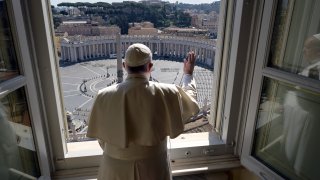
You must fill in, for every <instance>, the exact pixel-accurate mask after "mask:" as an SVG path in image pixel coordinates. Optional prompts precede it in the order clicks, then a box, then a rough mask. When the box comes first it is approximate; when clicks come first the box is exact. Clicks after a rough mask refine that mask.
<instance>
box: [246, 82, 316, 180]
mask: <svg viewBox="0 0 320 180" xmlns="http://www.w3.org/2000/svg"><path fill="white" fill-rule="evenodd" d="M319 110H320V93H319V92H312V91H309V90H306V89H302V88H300V87H298V86H293V85H290V84H286V83H282V82H279V81H276V80H272V79H269V78H265V80H264V84H263V89H262V93H261V99H260V107H259V112H258V116H257V124H256V129H255V137H254V145H253V151H252V153H253V156H255V157H256V158H257V159H259V160H260V161H262V162H263V163H265V164H266V165H267V166H269V167H270V168H272V169H274V170H275V171H276V172H278V173H279V174H281V175H283V176H284V177H286V178H290V179H319V178H320V174H319V172H318V171H319V166H320V156H319V152H320V144H319V137H320V131H319V129H320V111H319Z"/></svg>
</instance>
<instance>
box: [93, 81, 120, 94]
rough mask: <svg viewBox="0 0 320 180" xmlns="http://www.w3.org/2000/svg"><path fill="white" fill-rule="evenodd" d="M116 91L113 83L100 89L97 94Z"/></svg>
mask: <svg viewBox="0 0 320 180" xmlns="http://www.w3.org/2000/svg"><path fill="white" fill-rule="evenodd" d="M116 91H117V85H116V84H115V85H112V86H108V87H105V88H103V89H100V90H99V92H98V94H99V95H101V94H106V93H112V92H116Z"/></svg>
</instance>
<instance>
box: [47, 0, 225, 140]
mask: <svg viewBox="0 0 320 180" xmlns="http://www.w3.org/2000/svg"><path fill="white" fill-rule="evenodd" d="M203 2H204V3H206V4H202V5H200V4H197V3H196V2H195V3H194V4H186V1H185V3H184V2H183V1H182V2H180V1H179V3H170V2H163V1H157V2H152V3H150V2H134V1H124V2H117V3H112V1H110V2H108V3H61V4H53V5H54V6H53V7H52V14H53V24H54V26H55V42H56V48H57V52H58V57H59V59H58V60H59V63H60V67H59V69H60V75H61V77H60V79H61V82H62V85H61V86H62V90H63V96H64V105H65V110H66V112H67V113H68V114H70V116H68V117H67V119H68V122H67V123H66V124H68V129H69V131H68V132H69V134H68V137H67V141H68V142H74V141H85V140H90V139H89V138H86V131H87V123H88V122H87V119H88V116H89V114H90V112H91V107H92V104H93V101H94V97H95V95H96V94H97V92H98V90H100V89H102V88H105V87H107V86H111V85H114V84H116V83H117V82H118V78H119V76H118V72H119V70H121V71H122V66H121V65H120V67H119V66H118V65H117V59H118V57H120V59H119V60H118V62H120V63H121V61H122V59H123V56H124V53H125V51H126V50H127V48H128V47H129V45H131V44H133V43H143V44H145V45H147V46H148V47H149V48H150V49H151V51H152V53H153V63H154V68H153V71H152V73H151V76H152V80H153V81H158V82H162V83H169V84H177V85H181V84H182V77H183V69H182V68H183V60H184V58H185V57H186V55H187V53H188V51H190V50H194V51H195V52H196V54H197V62H196V67H195V71H194V78H195V80H196V86H197V93H198V94H197V98H198V102H199V105H200V107H201V109H202V111H201V113H199V115H198V116H197V117H198V119H197V120H196V121H195V122H191V123H188V124H186V126H185V130H186V131H185V132H188V133H198V132H210V131H211V130H212V129H213V127H212V125H211V124H210V123H209V121H208V116H209V115H210V107H211V99H212V96H211V93H212V89H211V88H212V83H213V65H214V57H215V53H216V52H215V50H216V42H217V38H218V37H217V33H218V32H217V31H218V23H219V11H220V1H207V0H206V1H203ZM109 3H110V4H109ZM132 12H134V13H132ZM88 14H90V17H89V16H88ZM66 17H68V18H66ZM119 33H120V37H117V35H118V34H119ZM117 38H119V39H120V40H119V41H117ZM118 46H120V47H119V48H118ZM118 49H119V50H120V51H119V50H118ZM118 51H119V52H118ZM117 53H119V54H117ZM123 71H124V70H123ZM125 78H126V73H125V71H124V76H123V79H125Z"/></svg>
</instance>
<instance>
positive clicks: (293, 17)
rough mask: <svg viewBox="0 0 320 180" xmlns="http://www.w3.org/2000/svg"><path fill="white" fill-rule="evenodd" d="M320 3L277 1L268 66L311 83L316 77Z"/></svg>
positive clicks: (319, 56) (319, 52)
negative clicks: (300, 76) (298, 76)
mask: <svg viewBox="0 0 320 180" xmlns="http://www.w3.org/2000/svg"><path fill="white" fill-rule="evenodd" d="M319 8H320V0H313V1H293V0H279V1H278V6H277V10H276V17H275V22H274V28H273V34H272V41H271V49H270V53H269V66H272V67H275V68H279V69H282V70H285V71H288V72H292V73H295V74H299V75H302V76H306V77H309V78H313V79H319V77H320V75H319V72H320V13H319V12H318V11H319Z"/></svg>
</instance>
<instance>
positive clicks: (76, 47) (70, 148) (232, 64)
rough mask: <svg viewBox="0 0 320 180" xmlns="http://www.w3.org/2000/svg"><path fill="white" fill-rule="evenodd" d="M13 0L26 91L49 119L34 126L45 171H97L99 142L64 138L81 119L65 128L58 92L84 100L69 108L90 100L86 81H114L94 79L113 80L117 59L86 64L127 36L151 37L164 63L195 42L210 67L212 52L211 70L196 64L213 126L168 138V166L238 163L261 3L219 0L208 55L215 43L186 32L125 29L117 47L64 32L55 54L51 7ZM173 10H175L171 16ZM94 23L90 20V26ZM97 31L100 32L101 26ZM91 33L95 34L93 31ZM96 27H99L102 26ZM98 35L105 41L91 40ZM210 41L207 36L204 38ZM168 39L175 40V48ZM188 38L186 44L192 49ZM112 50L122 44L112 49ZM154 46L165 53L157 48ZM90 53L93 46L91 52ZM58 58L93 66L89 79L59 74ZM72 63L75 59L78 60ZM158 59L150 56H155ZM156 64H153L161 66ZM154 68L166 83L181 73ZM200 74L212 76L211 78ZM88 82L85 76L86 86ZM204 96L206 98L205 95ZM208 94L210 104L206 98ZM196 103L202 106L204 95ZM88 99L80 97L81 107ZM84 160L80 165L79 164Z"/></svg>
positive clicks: (180, 169) (179, 169)
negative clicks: (29, 87) (26, 57)
mask: <svg viewBox="0 0 320 180" xmlns="http://www.w3.org/2000/svg"><path fill="white" fill-rule="evenodd" d="M13 2H14V3H13V4H15V5H17V8H18V12H19V11H20V12H22V13H21V17H20V21H19V23H18V24H20V25H21V26H22V25H25V29H22V28H21V29H20V28H18V29H19V30H20V31H22V32H25V33H26V35H24V36H23V37H25V38H26V39H25V40H24V41H22V42H19V43H22V44H23V43H26V42H27V43H28V45H29V46H28V47H30V48H25V49H29V50H30V51H29V53H30V54H31V57H32V59H33V61H32V63H30V65H32V66H30V68H31V69H32V71H33V72H35V73H36V74H37V77H31V78H32V79H33V80H34V81H35V82H36V84H37V87H39V88H38V89H37V90H35V91H32V92H37V94H33V96H31V97H39V98H40V102H41V109H42V112H43V121H45V122H46V123H47V124H48V128H46V127H39V131H41V130H47V131H48V137H49V140H48V141H46V142H47V145H45V143H42V142H41V141H37V143H36V144H37V146H39V147H46V148H47V149H48V150H50V151H49V152H48V154H50V155H48V156H47V157H50V158H51V159H50V160H48V161H47V162H49V163H50V162H52V165H53V166H52V167H53V168H52V169H51V172H56V173H55V175H56V176H59V175H61V176H64V177H65V176H67V175H70V176H72V175H75V174H76V175H78V176H81V175H88V174H91V175H92V174H95V173H96V172H97V167H98V166H99V161H100V158H101V154H102V151H101V150H100V148H99V146H98V143H97V142H96V141H83V142H72V143H68V141H73V140H74V137H75V136H74V135H77V134H81V131H82V130H83V129H81V128H80V129H78V127H81V125H82V124H81V123H78V124H77V123H73V124H72V123H70V124H69V127H70V128H68V118H67V116H66V109H67V108H69V107H67V105H68V103H67V102H66V100H65V99H64V96H67V97H70V98H72V97H74V96H73V95H74V94H72V93H73V92H72V91H75V92H78V93H79V94H80V95H79V97H80V96H81V97H82V98H84V99H85V100H84V101H83V102H82V103H80V104H78V105H77V106H76V107H72V108H70V110H71V112H72V111H74V110H75V111H78V110H79V109H77V108H79V106H81V105H82V104H84V103H85V102H87V101H88V104H89V100H90V99H91V98H90V96H93V95H94V94H91V93H89V91H88V90H89V89H90V87H91V88H92V90H94V89H98V87H102V86H104V85H108V84H110V83H114V81H101V82H100V81H99V80H101V79H104V78H109V77H113V76H116V77H117V78H118V71H116V69H112V68H111V67H115V66H117V64H116V63H114V62H113V64H109V65H108V66H103V63H102V61H101V63H100V61H99V60H96V61H93V62H92V61H91V58H96V59H98V58H104V57H106V56H108V58H115V57H117V58H118V57H121V56H122V53H123V52H124V51H125V49H126V47H127V46H128V45H129V44H130V43H132V42H145V43H147V44H148V43H149V45H151V46H152V47H151V48H152V49H153V53H154V56H155V57H159V58H160V57H161V58H163V57H162V56H166V57H164V58H172V59H175V60H176V61H174V62H171V61H172V59H170V62H167V61H168V59H167V60H166V61H164V62H165V63H179V61H181V59H182V58H183V56H184V54H183V53H185V52H186V51H187V50H188V48H189V49H190V48H197V52H198V53H199V52H200V53H199V54H201V55H199V56H198V58H199V59H200V62H201V63H207V62H211V64H207V65H210V66H211V67H212V65H213V64H212V62H213V61H207V60H208V58H205V57H210V58H213V56H214V69H213V71H212V70H211V71H210V72H208V73H207V71H206V70H204V71H202V68H206V67H205V66H204V64H201V63H200V64H199V67H198V68H199V72H198V73H199V74H200V77H201V75H203V78H204V80H205V81H207V82H208V83H212V84H211V85H208V84H207V83H206V82H202V83H203V84H201V86H204V87H205V88H207V89H205V90H204V91H203V93H205V94H209V95H207V96H208V97H207V107H210V113H208V111H207V114H209V115H210V117H209V119H208V122H207V123H208V124H210V125H211V126H212V127H211V130H210V132H204V133H195V134H191V135H190V134H189V135H188V134H183V135H182V136H180V139H179V138H178V139H177V141H179V142H173V141H171V143H169V144H171V145H170V146H171V147H170V153H171V157H172V158H173V161H172V167H173V170H174V173H176V174H179V173H191V172H193V173H194V172H195V171H206V170H211V169H215V170H221V169H226V168H233V167H238V166H240V162H239V157H238V155H239V151H238V150H239V148H238V147H240V146H241V144H242V141H241V140H242V134H241V133H242V132H243V131H242V130H241V128H242V127H244V125H243V124H241V119H242V117H243V116H244V115H245V112H246V108H247V107H246V98H244V96H246V95H247V94H246V92H247V90H248V89H250V87H251V86H248V85H247V84H248V82H247V80H249V79H250V76H249V78H247V77H246V74H245V73H244V71H249V70H248V69H250V67H251V65H252V64H250V63H248V62H247V61H246V56H247V51H248V49H250V48H251V44H250V42H251V41H250V40H251V38H253V39H254V37H252V36H253V34H254V33H255V31H254V30H252V29H251V27H250V26H246V25H247V24H250V23H251V22H252V21H253V20H255V19H257V18H258V17H256V16H253V15H252V14H253V13H252V12H259V9H256V7H260V6H258V5H257V4H259V3H258V2H257V1H242V0H240V1H225V0H223V1H221V2H220V12H219V27H218V39H217V40H215V41H213V42H214V44H215V45H216V49H215V53H214V54H212V53H208V52H210V51H205V50H206V49H209V50H212V49H213V48H214V47H212V46H211V44H210V43H207V41H202V40H199V39H197V38H195V40H188V38H180V37H178V38H175V40H172V39H170V38H167V39H165V38H166V36H161V37H163V38H161V39H159V37H158V38H151V36H140V35H134V36H133V37H129V36H126V35H123V36H121V37H120V38H119V39H116V41H117V40H120V42H121V41H122V42H124V43H123V44H122V46H115V41H114V38H113V39H112V38H111V39H107V38H104V39H103V38H100V37H99V38H97V37H93V38H91V39H90V38H83V37H81V36H74V37H72V38H67V37H63V36H64V33H63V34H62V38H61V41H60V42H61V43H60V45H61V46H59V45H58V46H57V47H58V48H59V47H61V50H60V53H56V52H57V50H56V47H55V45H54V42H55V38H54V36H53V35H54V23H52V19H53V14H52V13H51V10H52V9H51V7H50V6H49V2H48V1H46V0H38V1H32V2H26V1H19V0H15V1H13ZM129 4H130V3H129ZM20 5H21V6H20ZM118 5H119V4H118ZM93 8H94V9H96V10H99V9H100V8H96V7H93ZM70 13H77V11H76V10H72V11H71V12H70ZM171 15H172V16H174V14H171ZM244 19H246V21H244ZM207 23H208V21H204V23H203V25H206V26H210V24H207ZM94 27H96V26H95V25H94ZM96 30H98V32H100V30H101V28H98V29H96ZM106 31H107V30H106ZM84 32H86V33H90V32H92V31H90V32H89V31H87V30H85V31H84ZM93 32H95V33H96V32H97V31H93ZM101 32H104V31H103V30H101ZM200 32H201V31H200ZM200 32H199V33H200ZM183 33H186V32H183ZM188 33H189V31H188ZM219 37H220V38H219ZM160 40H161V42H160ZM96 41H98V42H103V43H101V44H97V43H96ZM158 41H159V42H158ZM198 41H200V42H198ZM93 42H94V43H93ZM106 42H107V43H106ZM153 42H154V44H153ZM209 42H212V41H211V40H209ZM84 43H88V44H91V43H92V44H91V45H92V46H82V45H83V44H84ZM179 43H180V44H179ZM183 43H184V44H183ZM109 44H110V47H109ZM159 44H160V45H159ZM172 44H175V45H174V46H173V45H172ZM190 44H192V47H191V46H190ZM80 46H81V48H80ZM184 46H188V47H184ZM252 46H253V45H252ZM117 48H118V49H120V50H119V51H115V50H116V49H117ZM160 49H162V50H165V51H160ZM173 49H174V50H173ZM71 50H72V51H71ZM93 52H95V53H94V55H93ZM59 57H63V59H64V60H67V61H66V62H68V61H71V62H69V63H70V64H72V63H74V64H73V65H74V66H80V69H81V70H82V71H88V72H92V71H93V72H92V74H93V76H90V78H89V79H84V78H87V76H84V78H83V77H82V76H81V77H80V76H79V77H75V76H71V74H64V72H63V71H61V69H60V70H59V69H58V68H61V67H62V68H70V67H71V65H69V64H63V63H62V64H59V63H60V62H59ZM89 60H90V61H89ZM211 60H212V59H211ZM74 61H76V62H74ZM77 61H81V62H80V63H79V62H77ZM162 61H163V60H162ZM162 61H161V60H159V61H157V60H156V62H162ZM89 62H90V63H89ZM91 62H92V64H91ZM106 63H111V61H107V62H106ZM160 64H161V63H160ZM160 64H159V66H160V67H161V65H160ZM166 66H168V65H166ZM90 68H96V69H97V70H96V71H95V70H93V69H90ZM90 70H91V71H90ZM209 70H210V69H209ZM155 71H157V70H155ZM158 71H168V72H167V73H170V75H169V77H170V78H169V81H168V82H169V83H172V81H174V80H175V77H178V76H179V77H180V75H181V73H180V70H179V72H178V71H177V69H176V68H175V67H173V68H171V67H170V68H169V69H168V68H167V67H162V69H161V68H160V69H158ZM99 72H101V73H99ZM96 73H98V74H96ZM104 73H105V74H104ZM161 73H162V72H161ZM196 73H197V72H196ZM112 74H113V76H112ZM159 74H160V73H159ZM205 74H210V76H207V75H205ZM80 75H81V73H80ZM171 75H172V77H171ZM62 76H64V78H61V77H62ZM159 78H163V77H160V76H159V77H155V79H159ZM72 79H74V80H72ZM67 80H68V82H67ZM83 80H85V81H83ZM96 80H97V81H96ZM108 80H110V79H108ZM89 81H91V82H90V85H89ZM200 82H201V80H200ZM74 84H76V85H74ZM64 85H66V86H70V87H73V88H74V89H66V87H64ZM91 85H92V86H91ZM210 86H211V87H210ZM210 91H211V92H210ZM68 93H69V94H68ZM210 96H211V98H209V97H210ZM30 99H36V98H30ZM78 99H79V98H76V100H78ZM210 100H211V104H209V103H208V102H209V101H210ZM202 103H203V104H205V101H204V98H203V102H202ZM88 104H87V103H86V104H84V105H88ZM84 105H83V106H82V107H80V110H81V112H78V113H77V112H76V113H75V114H74V113H72V114H73V115H76V116H73V117H72V116H70V117H71V118H70V119H69V122H70V121H71V122H72V118H73V119H79V117H81V116H82V115H84V116H85V115H86V114H88V113H89V109H88V108H84V109H81V108H83V107H84ZM32 107H33V105H32ZM82 110H84V111H82ZM83 122H84V120H83ZM37 124H38V123H37ZM36 129H38V128H36ZM70 129H71V131H70ZM72 129H74V130H75V131H73V130H72ZM77 130H78V131H79V132H78V131H77ZM76 138H78V140H79V139H82V138H83V139H85V138H86V137H85V136H77V137H76ZM174 141H175V140H174ZM190 142H192V143H190ZM40 144H41V145H40ZM39 152H40V154H41V153H42V152H47V151H46V150H45V149H42V150H40V151H39ZM51 155H52V156H51ZM83 162H86V163H85V164H84V163H83ZM82 168H84V169H82ZM77 169H78V170H77ZM79 169H81V170H79ZM63 170H66V171H63ZM80 171H81V172H80ZM60 172H61V173H60ZM64 172H65V173H67V174H65V173H64ZM59 173H60V174H59Z"/></svg>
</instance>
